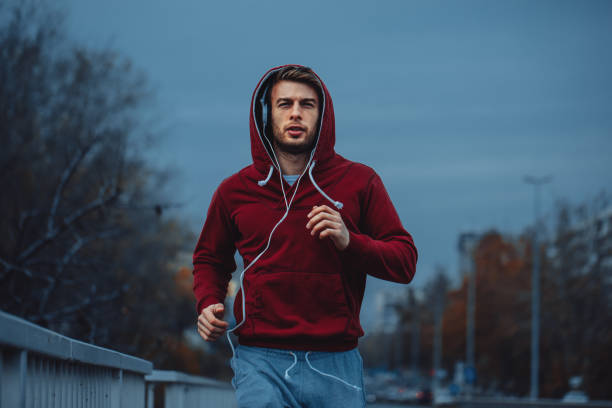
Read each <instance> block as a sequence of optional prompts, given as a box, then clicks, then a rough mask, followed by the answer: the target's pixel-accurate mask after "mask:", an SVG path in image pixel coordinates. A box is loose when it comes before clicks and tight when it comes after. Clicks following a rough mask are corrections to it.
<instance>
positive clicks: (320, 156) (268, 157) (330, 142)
mask: <svg viewBox="0 0 612 408" xmlns="http://www.w3.org/2000/svg"><path fill="white" fill-rule="evenodd" d="M288 66H294V67H304V66H302V65H296V64H289V65H281V66H278V67H274V68H271V69H270V70H268V72H266V73H265V74H264V75H263V77H262V78H261V79H260V80H259V83H258V84H257V87H256V88H255V91H254V92H253V97H252V99H251V111H250V114H249V128H250V134H251V155H252V157H253V163H254V164H255V167H256V168H257V170H258V171H259V172H260V173H267V171H268V169H269V168H270V165H273V166H274V167H276V163H274V160H273V159H272V157H273V155H272V152H271V148H272V146H271V143H270V141H269V139H268V138H267V135H265V132H264V114H265V113H266V111H267V109H268V108H267V107H266V106H264V105H263V104H262V101H264V100H265V96H266V94H267V93H268V92H270V89H269V88H270V82H271V81H270V77H271V75H272V74H273V73H274V72H276V71H278V70H280V69H282V68H284V67H288ZM313 72H314V71H313ZM315 76H316V77H317V79H318V80H319V83H320V85H321V89H320V90H319V92H318V93H319V94H320V95H322V96H323V98H322V99H323V100H322V101H321V108H322V109H321V110H320V111H321V117H320V118H319V132H318V134H317V135H316V137H315V145H314V150H315V152H314V157H313V160H316V161H317V167H324V166H325V162H326V161H328V160H329V159H330V158H331V157H333V156H334V154H335V152H334V145H335V143H336V129H335V119H334V106H333V103H332V99H331V96H330V95H329V92H328V90H327V88H326V87H325V84H324V83H323V81H322V80H321V78H319V76H318V75H317V74H316V73H315Z"/></svg>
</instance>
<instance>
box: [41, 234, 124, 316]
mask: <svg viewBox="0 0 612 408" xmlns="http://www.w3.org/2000/svg"><path fill="white" fill-rule="evenodd" d="M117 235H119V230H118V229H112V230H108V231H102V232H99V233H97V234H94V235H91V236H88V237H85V238H82V237H80V236H77V239H76V241H75V242H74V244H72V246H71V247H70V248H69V249H68V251H66V253H65V254H64V256H63V257H62V259H61V260H60V261H59V262H58V263H57V265H56V271H57V272H56V273H55V276H53V277H50V281H49V285H48V286H47V287H46V288H45V289H44V292H43V295H42V297H41V301H40V304H39V306H38V313H39V314H42V313H43V311H44V310H45V308H46V307H47V303H48V301H49V297H50V296H51V293H52V292H53V291H54V290H55V289H56V288H57V283H58V281H59V278H60V277H61V275H62V273H63V272H64V269H65V268H66V265H68V263H69V262H70V260H71V259H72V257H73V256H74V255H76V254H77V252H79V251H80V250H81V248H83V247H84V246H85V245H87V244H88V243H90V242H92V241H96V240H99V239H105V238H112V237H115V236H117Z"/></svg>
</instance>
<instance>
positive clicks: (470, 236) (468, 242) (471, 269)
mask: <svg viewBox="0 0 612 408" xmlns="http://www.w3.org/2000/svg"><path fill="white" fill-rule="evenodd" d="M479 238H480V237H479V235H478V234H476V233H473V232H470V233H464V234H461V235H460V236H459V245H458V249H459V270H460V272H461V274H462V276H465V277H467V307H466V319H465V320H466V328H465V337H466V338H465V359H466V362H465V363H466V364H465V372H464V378H465V379H466V384H465V385H466V388H465V393H466V395H467V397H468V398H470V397H471V396H472V392H473V388H474V383H475V379H476V378H475V376H476V362H475V357H474V350H475V345H474V343H475V341H474V332H475V321H476V262H475V261H474V249H475V248H476V244H477V243H478V239H479Z"/></svg>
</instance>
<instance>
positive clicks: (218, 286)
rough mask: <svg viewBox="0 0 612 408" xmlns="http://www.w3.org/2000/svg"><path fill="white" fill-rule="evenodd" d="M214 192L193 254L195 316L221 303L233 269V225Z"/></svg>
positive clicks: (218, 193)
mask: <svg viewBox="0 0 612 408" xmlns="http://www.w3.org/2000/svg"><path fill="white" fill-rule="evenodd" d="M219 190H220V187H219V188H218V189H217V191H215V194H214V195H213V198H212V201H211V203H210V207H209V208H208V213H207V215H206V221H205V223H204V227H203V228H202V233H201V234H200V238H199V239H198V243H197V245H196V248H195V251H194V253H193V292H194V294H195V297H196V302H197V303H196V310H197V313H198V315H199V314H200V313H201V312H202V309H204V308H205V307H206V306H209V305H212V304H215V303H223V302H224V300H225V296H226V293H227V285H228V283H229V281H230V279H231V277H232V272H234V270H236V261H235V260H234V254H235V252H236V248H235V246H234V242H235V234H236V233H235V231H236V229H235V226H234V224H233V222H232V220H231V217H230V216H229V214H228V210H227V207H226V206H225V205H224V202H223V200H222V198H221V194H220V192H219Z"/></svg>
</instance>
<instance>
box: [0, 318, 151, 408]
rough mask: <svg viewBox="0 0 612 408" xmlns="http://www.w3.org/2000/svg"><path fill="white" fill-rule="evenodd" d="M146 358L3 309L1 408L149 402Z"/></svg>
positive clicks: (124, 406) (108, 407) (115, 406)
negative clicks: (73, 336)
mask: <svg viewBox="0 0 612 408" xmlns="http://www.w3.org/2000/svg"><path fill="white" fill-rule="evenodd" d="M152 371H153V365H152V364H151V363H150V362H149V361H146V360H142V359H139V358H136V357H133V356H129V355H126V354H122V353H119V352H116V351H113V350H109V349H105V348H102V347H98V346H94V345H91V344H87V343H84V342H81V341H77V340H73V339H70V338H68V337H65V336H62V335H60V334H58V333H55V332H53V331H51V330H47V329H45V328H42V327H40V326H37V325H35V324H33V323H30V322H28V321H26V320H23V319H20V318H18V317H16V316H13V315H10V314H7V313H4V312H0V408H26V407H28V408H29V407H33V408H34V407H62V408H63V407H66V408H70V407H79V408H81V407H104V408H128V407H129V408H136V407H144V406H145V398H146V393H145V378H144V377H145V375H146V374H149V373H151V372H152Z"/></svg>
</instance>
